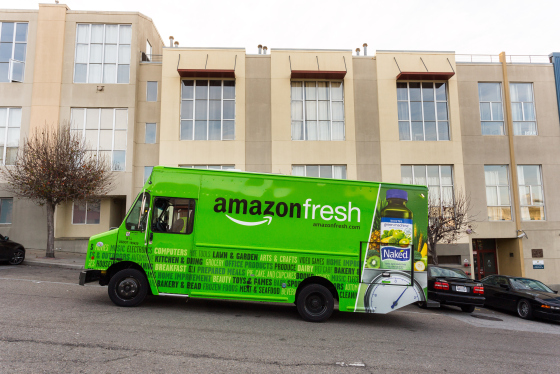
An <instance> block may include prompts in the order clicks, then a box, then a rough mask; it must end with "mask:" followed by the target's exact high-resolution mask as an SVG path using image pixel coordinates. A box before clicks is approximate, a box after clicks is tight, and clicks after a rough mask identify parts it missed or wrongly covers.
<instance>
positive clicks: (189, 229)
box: [148, 196, 197, 235]
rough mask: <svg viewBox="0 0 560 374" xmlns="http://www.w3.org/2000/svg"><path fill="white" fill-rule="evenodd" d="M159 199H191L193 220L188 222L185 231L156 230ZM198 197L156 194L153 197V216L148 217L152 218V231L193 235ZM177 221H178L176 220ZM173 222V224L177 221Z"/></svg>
mask: <svg viewBox="0 0 560 374" xmlns="http://www.w3.org/2000/svg"><path fill="white" fill-rule="evenodd" d="M157 199H168V200H171V199H181V200H189V206H190V205H192V209H191V210H192V212H193V214H192V220H191V222H187V227H186V228H185V232H170V231H165V232H162V231H156V230H154V228H155V226H156V223H157V222H155V220H156V212H157V209H158V208H157V206H156V200H157ZM196 205H197V203H196V199H193V198H187V197H170V196H154V198H153V207H154V209H152V213H151V217H148V218H149V220H150V232H152V233H155V234H174V235H177V234H178V235H192V234H193V233H194V221H195V216H196ZM175 222H177V221H175ZM175 222H173V224H174V223H175Z"/></svg>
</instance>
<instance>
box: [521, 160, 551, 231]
mask: <svg viewBox="0 0 560 374" xmlns="http://www.w3.org/2000/svg"><path fill="white" fill-rule="evenodd" d="M520 166H536V167H538V168H539V175H540V178H541V184H536V185H533V184H521V183H519V175H520V173H519V167H520ZM517 184H518V188H521V187H529V195H530V198H531V202H532V201H533V186H538V187H540V189H541V195H542V200H543V203H542V205H535V204H531V205H527V204H522V203H521V193H520V194H519V207H520V208H524V207H532V206H538V207H540V206H542V208H543V219H542V220H541V221H546V203H545V201H544V180H543V175H542V165H535V164H523V165H521V164H517ZM520 215H521V214H520ZM521 221H523V222H539V221H538V220H524V219H523V216H522V215H521Z"/></svg>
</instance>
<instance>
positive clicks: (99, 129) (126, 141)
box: [70, 107, 129, 172]
mask: <svg viewBox="0 0 560 374" xmlns="http://www.w3.org/2000/svg"><path fill="white" fill-rule="evenodd" d="M74 109H78V110H79V109H82V110H83V111H84V118H83V128H82V130H81V131H82V139H84V141H86V130H87V122H86V121H87V111H88V109H89V110H95V109H97V110H99V115H98V122H97V129H96V130H97V144H96V149H95V150H91V151H92V152H95V153H96V155H95V157H96V159H97V160H99V152H111V171H113V172H125V171H126V154H127V153H128V152H127V151H128V120H129V118H128V108H84V107H72V108H70V123H71V124H72V123H73V122H74V117H73V116H74V111H73V110H74ZM102 109H112V110H113V127H112V129H111V131H112V137H111V150H110V151H106V150H100V149H99V145H100V140H101V130H108V129H102V128H101V111H102ZM117 110H124V111H126V128H124V129H117V128H116V126H117ZM77 130H79V129H74V128H73V125H71V126H70V131H77ZM90 130H93V129H90ZM117 131H119V132H125V133H126V135H125V146H124V150H122V149H115V135H116V132H117ZM86 146H87V144H86ZM115 151H117V152H119V151H120V152H124V168H123V169H122V170H119V169H115V168H114V166H115V165H114V162H113V160H114V152H115Z"/></svg>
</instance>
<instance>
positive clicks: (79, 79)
mask: <svg viewBox="0 0 560 374" xmlns="http://www.w3.org/2000/svg"><path fill="white" fill-rule="evenodd" d="M131 39H132V25H104V24H85V23H78V24H77V27H76V55H75V57H74V83H128V82H129V73H130V56H131V51H130V41H131Z"/></svg>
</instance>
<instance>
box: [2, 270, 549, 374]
mask: <svg viewBox="0 0 560 374" xmlns="http://www.w3.org/2000/svg"><path fill="white" fill-rule="evenodd" d="M78 273H79V272H78V271H76V270H67V269H60V268H48V267H38V266H5V265H0V326H1V327H0V372H1V373H16V372H18V373H19V372H28V373H43V372H46V373H55V372H56V373H106V372H113V373H121V372H122V373H134V372H138V373H151V372H156V371H158V372H166V373H175V372H176V373H186V372H193V373H263V372H266V373H288V372H289V373H293V372H295V373H300V372H301V373H307V372H320V373H331V372H343V373H370V372H371V373H373V372H384V373H402V372H404V371H407V372H426V371H429V372H436V373H439V372H442V373H443V372H449V373H480V372H485V373H492V372H507V373H527V372H550V373H552V372H558V368H559V367H560V358H559V356H560V345H559V344H558V342H559V341H560V324H559V323H554V322H543V321H524V320H521V319H519V318H517V317H515V316H514V315H510V314H504V313H501V312H497V311H489V310H486V309H481V310H476V311H475V313H473V315H478V316H482V317H490V318H492V319H494V320H488V319H481V318H474V317H472V316H471V315H469V314H466V313H462V312H461V311H460V310H459V309H455V308H441V309H436V310H421V309H419V308H417V307H416V306H408V307H406V308H403V309H401V310H398V311H396V312H393V313H391V314H387V315H365V314H357V313H356V314H354V313H342V312H336V311H335V313H334V314H333V316H332V317H331V318H330V319H329V321H328V322H326V323H321V324H314V323H308V322H303V321H302V320H301V319H300V318H299V316H298V314H297V311H296V308H295V307H294V306H293V305H280V304H271V303H254V302H252V303H248V302H232V301H214V300H189V301H188V302H185V300H183V299H179V298H169V297H149V298H148V299H147V301H146V302H145V303H144V304H142V305H141V306H140V307H136V308H119V307H116V306H114V305H113V304H112V303H111V301H110V300H109V297H108V296H107V288H106V287H99V286H97V285H95V284H92V285H88V286H86V287H81V286H78V285H77V281H78ZM495 319H499V320H495Z"/></svg>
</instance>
